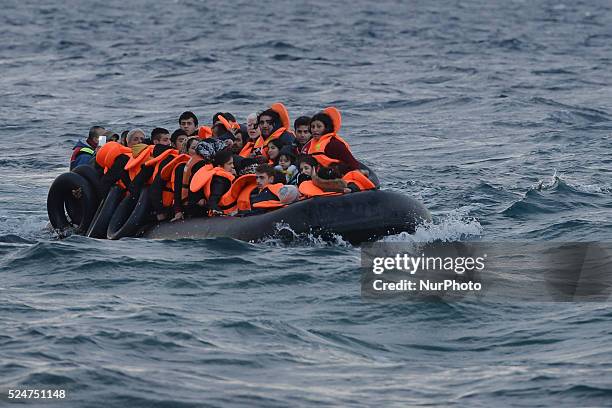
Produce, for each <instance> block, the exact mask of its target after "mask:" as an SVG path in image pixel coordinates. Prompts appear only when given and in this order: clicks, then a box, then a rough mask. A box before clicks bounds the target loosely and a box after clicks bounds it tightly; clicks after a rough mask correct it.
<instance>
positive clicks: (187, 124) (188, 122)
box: [179, 118, 196, 135]
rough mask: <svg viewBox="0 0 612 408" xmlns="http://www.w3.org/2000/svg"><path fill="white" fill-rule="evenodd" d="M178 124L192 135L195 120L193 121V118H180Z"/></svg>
mask: <svg viewBox="0 0 612 408" xmlns="http://www.w3.org/2000/svg"><path fill="white" fill-rule="evenodd" d="M179 125H180V126H181V129H183V130H184V131H185V133H187V134H188V135H193V134H194V133H195V130H196V126H195V122H194V121H193V118H189V119H185V120H181V122H180V123H179Z"/></svg>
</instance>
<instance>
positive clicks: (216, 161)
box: [212, 149, 233, 167]
mask: <svg viewBox="0 0 612 408" xmlns="http://www.w3.org/2000/svg"><path fill="white" fill-rule="evenodd" d="M232 156H233V153H232V151H231V150H229V149H223V150H221V151H220V152H219V153H217V154H216V155H215V157H214V158H213V161H212V164H213V166H215V167H221V166H223V165H224V164H225V163H227V162H228V161H229V159H231V158H232Z"/></svg>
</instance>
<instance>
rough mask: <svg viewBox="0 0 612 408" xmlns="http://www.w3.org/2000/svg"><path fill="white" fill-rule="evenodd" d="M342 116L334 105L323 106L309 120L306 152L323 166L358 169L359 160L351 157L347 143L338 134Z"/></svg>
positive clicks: (349, 169)
mask: <svg viewBox="0 0 612 408" xmlns="http://www.w3.org/2000/svg"><path fill="white" fill-rule="evenodd" d="M341 124H342V118H341V116H340V111H338V109H336V108H334V107H329V108H325V109H324V110H323V111H322V112H319V113H317V114H316V115H314V116H313V117H312V118H311V120H310V133H311V134H312V139H311V141H310V146H309V148H308V154H309V155H310V156H312V157H314V158H315V159H316V160H317V162H319V164H320V165H321V166H323V167H330V166H332V165H339V166H341V167H342V168H346V169H347V170H348V171H351V170H358V169H359V167H360V164H359V162H358V161H357V160H356V159H355V157H353V154H352V153H351V150H350V146H349V144H348V143H347V142H346V141H345V140H344V139H342V138H341V137H340V136H339V135H338V131H339V130H340V126H341Z"/></svg>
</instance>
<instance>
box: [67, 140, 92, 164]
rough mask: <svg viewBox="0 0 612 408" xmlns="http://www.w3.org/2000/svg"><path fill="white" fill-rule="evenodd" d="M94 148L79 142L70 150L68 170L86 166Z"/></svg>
mask: <svg viewBox="0 0 612 408" xmlns="http://www.w3.org/2000/svg"><path fill="white" fill-rule="evenodd" d="M94 150H95V148H94V147H93V146H91V145H89V144H88V143H85V142H83V141H81V140H79V141H78V142H77V144H76V145H75V146H74V147H73V148H72V157H71V158H70V170H72V169H74V168H75V167H77V166H80V165H81V164H87V163H89V161H90V160H91V158H92V157H93V155H94Z"/></svg>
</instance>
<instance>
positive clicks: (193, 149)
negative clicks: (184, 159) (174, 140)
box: [187, 141, 198, 157]
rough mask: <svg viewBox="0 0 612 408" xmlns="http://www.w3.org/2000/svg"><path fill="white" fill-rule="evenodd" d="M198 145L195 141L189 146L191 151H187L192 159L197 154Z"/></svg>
mask: <svg viewBox="0 0 612 408" xmlns="http://www.w3.org/2000/svg"><path fill="white" fill-rule="evenodd" d="M197 145H198V144H197V143H196V142H195V141H194V142H191V144H190V145H189V149H187V154H188V155H190V156H192V157H193V156H195V155H196V154H197V153H196V150H195V149H196V146H197Z"/></svg>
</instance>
